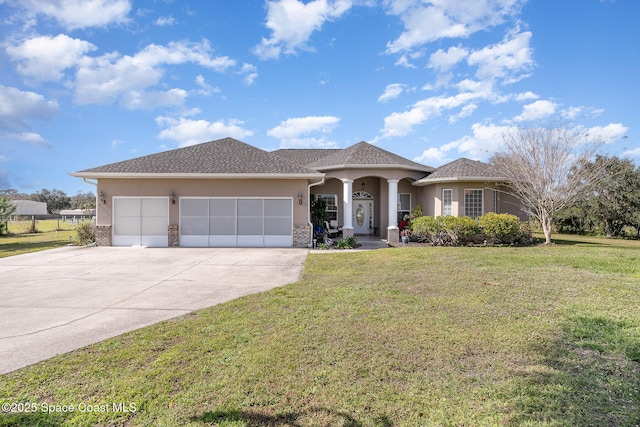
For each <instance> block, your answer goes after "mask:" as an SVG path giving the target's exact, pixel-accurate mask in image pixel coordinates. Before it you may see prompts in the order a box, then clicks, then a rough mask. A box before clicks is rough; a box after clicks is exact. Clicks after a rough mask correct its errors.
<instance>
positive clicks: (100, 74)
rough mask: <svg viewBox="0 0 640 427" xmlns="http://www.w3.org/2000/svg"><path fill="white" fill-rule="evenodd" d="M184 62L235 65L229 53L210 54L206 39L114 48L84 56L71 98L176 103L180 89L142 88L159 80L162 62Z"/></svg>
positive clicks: (132, 104) (128, 104) (87, 101)
mask: <svg viewBox="0 0 640 427" xmlns="http://www.w3.org/2000/svg"><path fill="white" fill-rule="evenodd" d="M188 62H191V63H195V64H197V65H200V66H202V67H205V68H210V69H213V70H214V71H218V72H223V71H225V70H227V69H228V68H230V67H233V66H235V65H236V62H235V61H234V60H233V59H231V58H229V57H226V56H217V57H213V56H212V55H211V48H210V46H209V43H208V42H207V41H203V42H201V43H189V42H186V41H180V42H171V43H169V44H168V45H167V46H159V45H155V44H151V45H149V46H147V47H145V48H144V49H143V50H141V51H140V52H138V53H136V54H135V55H133V56H129V55H124V56H121V55H120V54H118V53H117V52H114V53H109V54H105V55H102V56H100V57H97V58H90V57H87V56H85V57H83V58H82V59H81V60H80V65H79V68H78V72H77V74H76V93H75V100H76V102H78V103H79V104H110V103H113V102H115V101H116V100H118V99H120V101H121V103H122V104H123V105H124V106H125V107H127V108H136V105H140V107H141V108H147V106H148V105H150V104H149V103H148V102H140V103H138V102H137V101H136V99H143V98H145V99H154V100H155V101H157V102H159V104H156V106H162V105H177V104H179V103H180V99H181V98H182V100H184V97H185V96H186V92H184V91H182V90H181V89H171V90H168V91H164V92H157V91H155V92H154V91H151V93H149V94H145V92H147V90H148V88H150V87H153V86H156V85H158V84H159V83H160V82H161V79H162V77H163V76H164V69H163V66H164V65H178V64H184V63H188Z"/></svg>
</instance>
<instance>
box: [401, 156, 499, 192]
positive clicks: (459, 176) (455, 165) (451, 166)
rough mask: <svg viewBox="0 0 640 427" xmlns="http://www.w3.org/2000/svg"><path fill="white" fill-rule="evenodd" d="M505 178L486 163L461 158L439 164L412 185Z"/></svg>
mask: <svg viewBox="0 0 640 427" xmlns="http://www.w3.org/2000/svg"><path fill="white" fill-rule="evenodd" d="M506 179H507V178H506V177H505V176H504V174H501V173H500V171H499V170H497V169H496V168H495V167H494V166H492V165H490V164H488V163H483V162H480V161H477V160H470V159H466V158H461V159H457V160H454V161H452V162H451V163H447V164H446V165H443V166H440V167H439V168H437V169H436V171H435V172H433V173H432V174H431V175H429V176H427V177H426V178H423V179H421V180H419V181H416V182H415V183H414V185H419V184H432V183H434V182H447V181H464V180H469V181H478V180H492V181H496V180H498V181H503V180H506Z"/></svg>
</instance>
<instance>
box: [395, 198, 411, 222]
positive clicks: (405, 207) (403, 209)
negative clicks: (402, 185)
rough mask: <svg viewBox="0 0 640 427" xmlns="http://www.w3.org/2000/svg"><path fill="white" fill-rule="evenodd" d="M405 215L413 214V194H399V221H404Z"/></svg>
mask: <svg viewBox="0 0 640 427" xmlns="http://www.w3.org/2000/svg"><path fill="white" fill-rule="evenodd" d="M405 215H411V194H409V193H399V194H398V222H400V221H402V218H403V217H404V216H405Z"/></svg>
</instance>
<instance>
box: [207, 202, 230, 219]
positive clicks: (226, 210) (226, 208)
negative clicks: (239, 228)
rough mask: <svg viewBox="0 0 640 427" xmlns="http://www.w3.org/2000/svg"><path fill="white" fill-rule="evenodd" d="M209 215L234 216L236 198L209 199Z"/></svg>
mask: <svg viewBox="0 0 640 427" xmlns="http://www.w3.org/2000/svg"><path fill="white" fill-rule="evenodd" d="M209 215H211V216H222V217H225V216H230V217H235V216H236V199H210V200H209Z"/></svg>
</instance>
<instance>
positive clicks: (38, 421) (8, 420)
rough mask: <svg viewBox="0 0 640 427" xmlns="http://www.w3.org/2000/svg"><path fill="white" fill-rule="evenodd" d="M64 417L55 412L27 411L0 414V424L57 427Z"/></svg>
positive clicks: (5, 425) (4, 426)
mask: <svg viewBox="0 0 640 427" xmlns="http://www.w3.org/2000/svg"><path fill="white" fill-rule="evenodd" d="M63 421H64V417H63V416H62V415H61V414H56V413H44V412H29V413H20V414H16V413H11V414H5V413H2V414H0V426H2V427H9V426H10V427H22V426H30V427H58V426H60V425H62V424H63Z"/></svg>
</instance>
